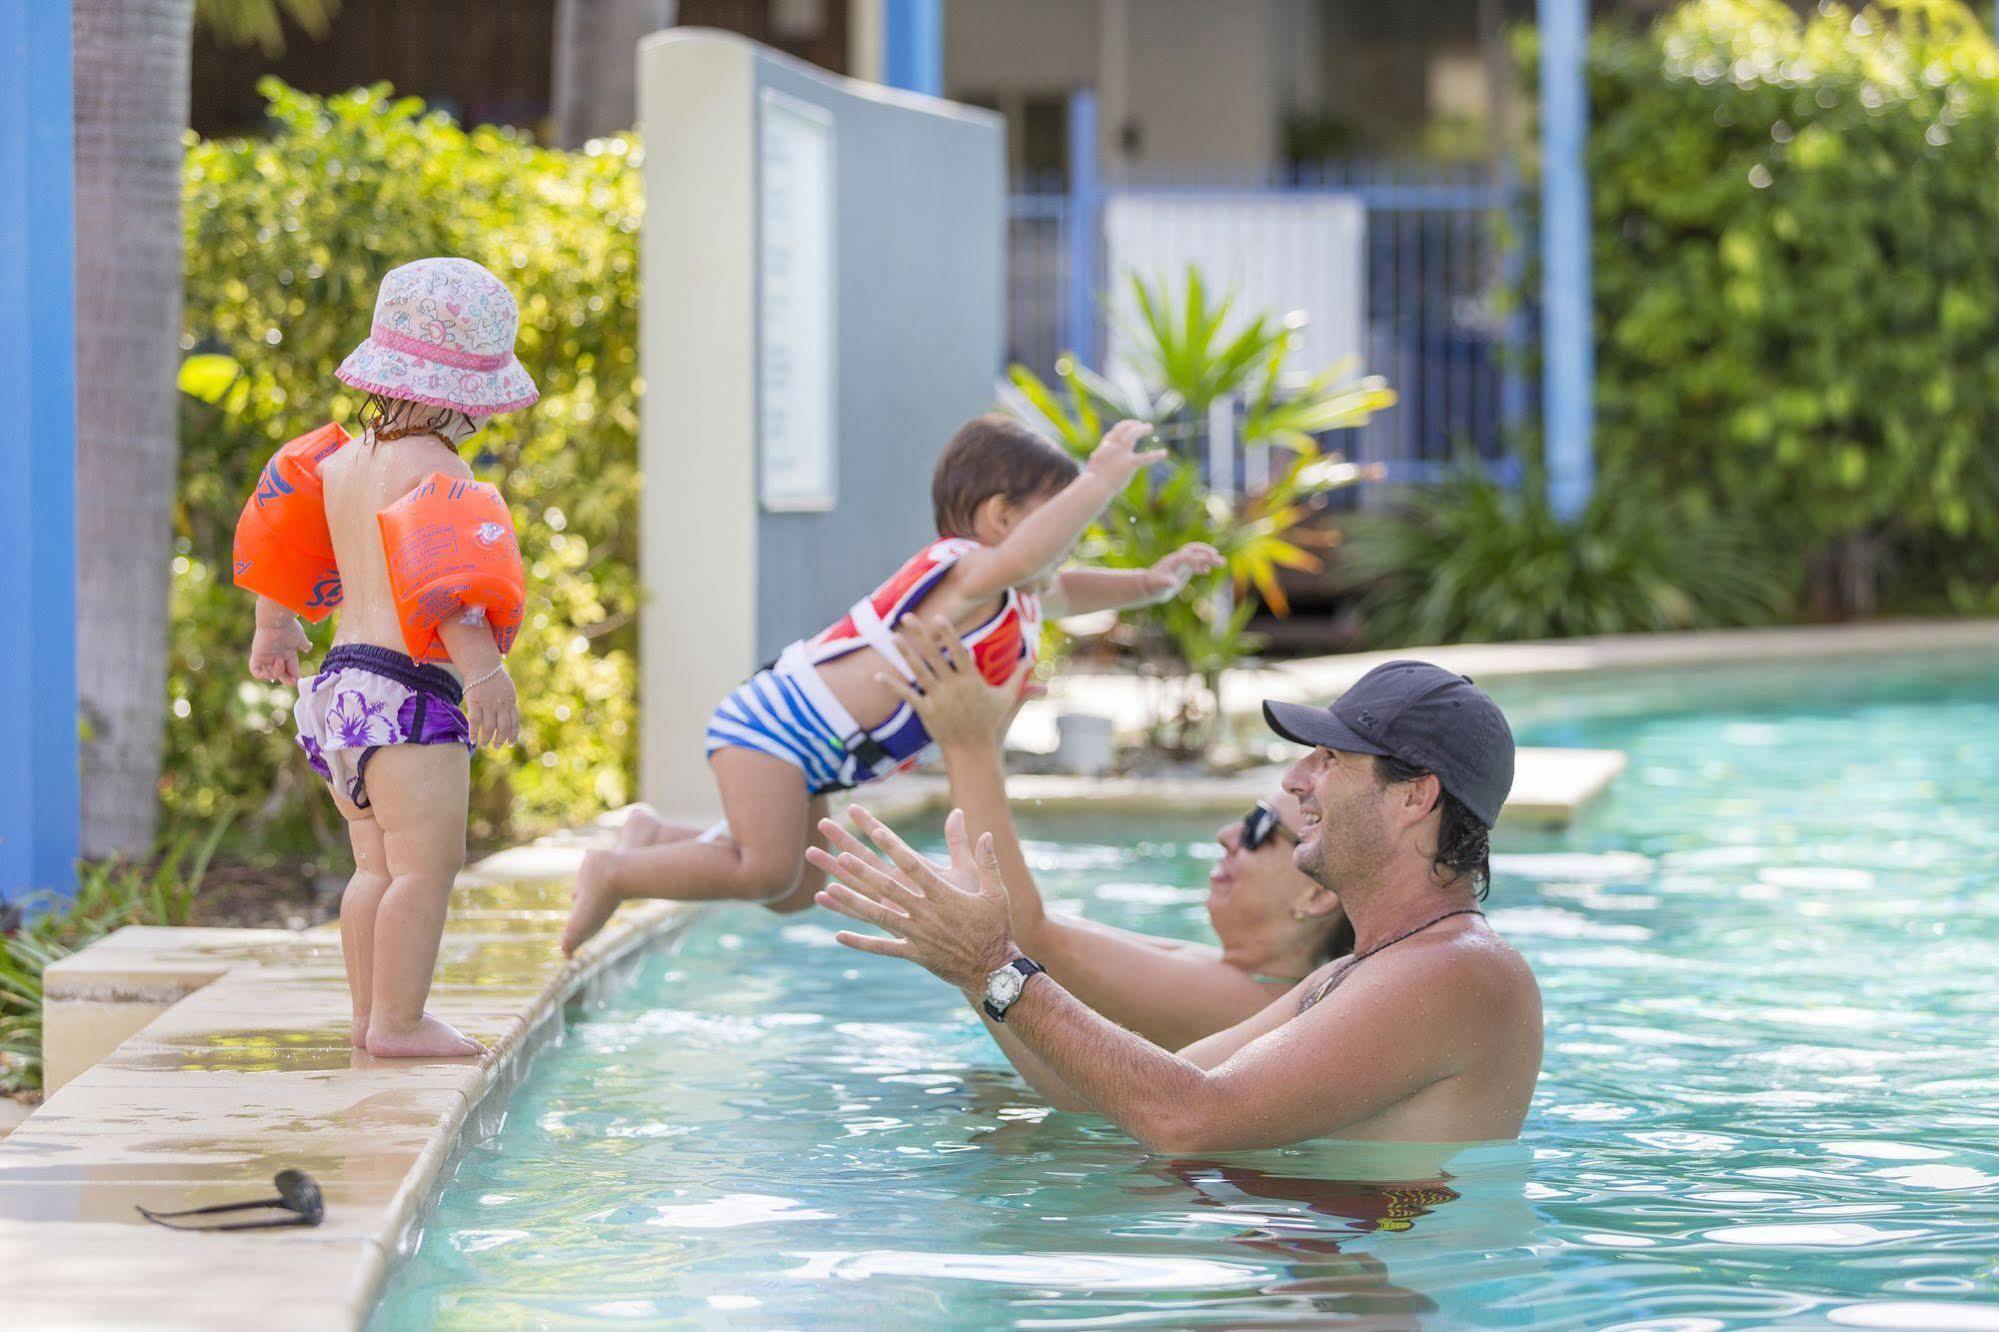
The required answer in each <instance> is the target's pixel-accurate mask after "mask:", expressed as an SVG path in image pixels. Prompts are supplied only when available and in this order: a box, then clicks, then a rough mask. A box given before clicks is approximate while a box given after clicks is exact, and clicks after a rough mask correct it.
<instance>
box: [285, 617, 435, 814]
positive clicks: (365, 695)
mask: <svg viewBox="0 0 1999 1332" xmlns="http://www.w3.org/2000/svg"><path fill="white" fill-rule="evenodd" d="M464 697H465V691H464V690H463V689H461V688H460V687H459V684H458V680H457V677H455V676H453V675H452V674H451V673H450V672H449V671H446V670H444V669H443V668H442V667H438V666H425V665H419V664H418V663H417V662H415V661H413V660H411V659H410V658H408V657H406V656H404V655H403V654H402V653H400V652H397V651H394V650H393V649H390V648H384V647H374V646H372V645H369V644H365V643H348V644H343V645H342V646H340V647H336V648H334V649H333V650H332V651H331V652H328V653H327V654H326V659H325V660H324V661H322V662H320V663H319V674H317V675H315V676H313V677H312V678H311V679H309V680H306V681H303V682H302V683H301V684H300V685H299V691H298V703H297V705H296V706H295V707H293V709H292V717H293V719H294V720H295V721H296V722H297V723H298V745H299V748H300V749H303V750H304V751H305V757H306V760H307V762H309V763H311V764H312V770H313V771H314V772H316V773H318V774H319V775H320V776H321V777H324V778H325V779H326V780H327V782H328V783H330V784H331V785H332V786H333V788H334V789H335V790H336V791H339V792H341V793H342V794H344V795H345V796H346V797H347V799H348V800H350V801H351V802H353V804H354V805H355V806H357V807H358V808H361V809H366V808H367V807H368V788H367V785H366V778H367V772H368V760H369V759H371V758H373V757H374V755H375V751H376V750H378V749H380V748H381V747H382V746H384V745H464V746H465V747H466V748H467V749H471V748H472V739H471V735H472V733H471V731H470V729H469V728H468V727H467V726H466V725H465V714H464V712H463V711H461V710H460V708H459V704H460V703H461V702H462V701H463V700H464Z"/></svg>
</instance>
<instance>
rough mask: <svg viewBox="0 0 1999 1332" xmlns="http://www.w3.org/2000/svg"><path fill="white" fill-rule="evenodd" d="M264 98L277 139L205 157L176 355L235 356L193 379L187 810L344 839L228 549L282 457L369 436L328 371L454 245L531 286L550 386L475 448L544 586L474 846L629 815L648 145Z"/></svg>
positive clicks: (178, 658)
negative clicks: (411, 273) (259, 669)
mask: <svg viewBox="0 0 1999 1332" xmlns="http://www.w3.org/2000/svg"><path fill="white" fill-rule="evenodd" d="M263 90H264V93H265V95H266V96H267V97H268V98H269V99H270V115H271V134H270V136H269V137H268V138H263V139H238V140H224V141H215V142H193V143H191V144H190V145H189V148H188V152H187V164H186V179H187V194H186V205H187V206H186V226H187V291H186V305H185V315H184V319H185V326H186V333H185V337H184V339H183V345H184V347H185V348H186V349H187V350H188V351H189V352H190V353H192V354H195V355H198V356H202V357H204V358H207V357H216V358H220V359H203V360H201V361H198V362H196V363H195V364H194V365H192V366H190V367H188V369H187V372H186V373H184V375H183V384H184V386H186V387H189V388H191V389H199V390H201V392H200V396H199V398H197V397H194V396H190V397H189V398H188V399H187V400H186V403H187V410H186V412H185V416H184V421H185V424H184V429H183V432H182V436H183V437H182V448H181V461H180V477H179V489H178V497H177V506H176V518H175V521H176V527H177V535H178V539H179V540H178V555H177V557H176V559H175V560H174V566H173V606H172V614H173V630H172V657H171V679H170V699H171V714H170V716H169V718H168V726H167V745H168V748H167V761H166V773H167V775H166V777H165V779H164V780H163V783H162V786H163V797H164V800H165V803H166V807H167V811H168V813H169V815H170V816H180V817H186V818H192V819H203V818H208V817H212V816H213V815H214V814H215V813H216V812H217V811H220V810H224V809H230V808H236V807H244V808H246V809H247V810H248V811H249V815H250V817H249V818H248V819H247V820H246V822H247V823H248V824H249V825H250V827H251V828H252V829H253V830H254V831H255V832H256V834H257V835H258V836H259V837H260V838H261V839H262V840H264V841H266V842H269V843H274V844H296V843H299V842H302V841H308V840H320V839H327V838H333V837H337V836H338V835H339V830H338V823H339V819H338V817H337V815H336V814H335V813H334V811H333V809H332V807H331V805H330V802H328V801H326V800H325V799H324V798H323V797H318V796H315V795H314V794H313V792H312V788H313V786H314V785H315V781H314V779H313V778H312V777H311V774H310V772H309V771H308V770H307V768H306V767H305V764H304V763H303V761H302V760H301V759H300V758H299V756H298V753H297V751H296V749H295V748H294V746H293V742H292V738H291V734H292V733H291V729H290V705H291V701H292V691H291V690H289V689H286V688H272V687H269V686H266V685H264V684H261V683H259V682H257V681H254V680H252V679H250V677H249V675H248V674H247V673H246V671H245V670H244V660H245V653H246V652H247V649H248V646H249V641H250V630H251V604H252V603H251V598H250V597H249V596H248V594H246V593H243V592H241V591H239V590H237V589H236V588H234V587H233V586H231V585H230V582H229V567H230V565H229V548H230V538H231V534H232V532H233V529H234V525H235V520H236V515H237V513H238V511H239V510H240V508H241V506H242V503H243V500H244V498H245V497H246V496H247V495H248V494H249V491H250V487H251V484H252V482H253V481H254V479H255V477H256V475H257V472H258V469H259V468H260V467H261V466H262V465H263V463H264V461H265V459H266V458H267V457H268V456H269V454H270V452H271V451H272V450H273V449H274V448H276V447H277V446H278V445H279V444H282V443H283V442H284V441H285V440H288V439H290V438H292V437H293V436H295V435H298V434H300V433H301V432H303V431H305V430H308V429H310V428H312V427H314V426H317V425H319V424H321V423H323V422H325V421H328V420H338V421H342V422H345V423H347V424H348V425H349V426H350V427H351V426H352V425H353V422H354V420H355V416H356V414H357V412H358V410H359V408H360V406H361V400H360V395H358V394H356V393H354V392H353V391H351V390H348V389H346V388H345V387H344V386H342V385H341V384H339V383H338V382H337V381H336V380H335V379H334V378H333V371H334V368H335V367H336V366H338V365H339V363H340V361H341V359H342V358H343V357H344V356H345V355H346V354H347V352H348V351H349V350H351V349H352V348H353V346H354V344H355V343H356V342H358V341H359V340H360V339H361V338H362V337H363V336H364V335H365V334H366V333H367V330H368V324H369V318H370V315H371V312H372V310H373V304H374V297H375V288H376V285H377V283H378V282H379V281H380V279H381V277H382V275H383V274H384V273H386V272H387V271H388V270H389V269H390V268H393V267H395V266H397V265H398V264H401V263H404V262H407V261H408V260H411V259H417V258H422V257H424V256H427V255H437V254H456V255H464V256H466V257H468V258H471V259H475V260H477V261H478V262H480V263H482V264H485V265H486V266H487V267H488V268H491V269H492V270H493V271H494V272H496V273H498V274H499V275H500V276H501V277H502V278H503V279H504V280H505V281H506V282H507V283H508V285H509V286H510V287H511V288H512V289H513V292H514V295H515V297H516V298H517V299H518V301H519V303H520V311H521V335H520V345H519V351H520V357H521V360H522V361H523V363H525V365H526V366H527V368H528V371H529V373H531V374H532V375H533V376H534V378H535V381H536V383H537V384H539V385H540V387H541V393H542V397H541V401H540V402H539V403H538V404H537V405H536V406H534V407H533V408H531V409H529V410H527V411H525V412H519V413H515V414H513V415H510V416H505V417H501V418H499V419H497V420H495V421H494V422H493V423H492V424H491V425H490V426H488V427H487V428H486V430H485V431H484V432H483V433H482V434H481V435H479V436H478V437H477V438H476V440H475V442H474V445H473V447H474V448H476V449H478V450H479V452H478V454H477V456H475V457H473V459H472V461H473V465H474V467H475V468H476V469H477V470H478V471H479V472H480V473H481V475H482V477H484V478H485V479H488V480H492V481H495V482H497V483H498V484H499V485H500V488H501V490H502V491H503V493H505V494H506V496H507V498H508V501H509V503H510V504H511V505H512V506H513V510H514V520H515V524H516V526H517V527H518V528H519V531H520V538H521V554H522V557H523V559H524V560H525V562H526V564H527V566H528V571H529V594H530V600H529V606H528V610H527V616H526V622H525V624H524V625H523V627H522V631H521V635H520V638H519V640H518V641H517V643H516V644H515V647H514V650H513V653H512V655H511V657H510V658H509V660H508V667H509V669H510V670H511V671H512V673H513V675H514V678H515V680H516V681H517V683H518V685H519V689H520V698H521V711H522V730H521V743H520V745H519V747H518V748H517V749H516V750H514V751H512V752H511V753H506V754H496V753H494V752H493V751H486V752H485V753H483V754H481V755H480V756H479V757H478V758H476V759H475V760H474V763H473V769H472V771H473V782H474V791H473V811H474V816H473V823H474V827H473V832H474V835H475V837H487V838H490V837H494V836H498V835H502V834H507V833H515V834H518V833H521V832H526V831H531V830H534V829H536V828H539V827H543V826H546V825H549V824H553V823H557V822H562V821H567V820H573V819H576V818H578V817H580V816H582V815H585V814H588V813H590V812H593V811H595V810H598V809H601V808H603V807H605V806H609V805H616V804H620V803H623V802H624V801H626V800H628V799H629V798H630V792H631V789H632V786H633V772H634V767H635V760H636V741H637V729H636V728H637V722H636V716H635V712H634V706H633V698H634V670H633V652H634V636H633V633H632V631H631V627H630V624H631V620H632V617H633V614H634V612H635V610H636V607H637V602H638V586H637V578H636V573H635V566H636V554H637V539H638V538H637V531H636V526H637V525H636V521H635V512H636V498H637V490H638V472H637V427H638V415H637V412H638V404H637V393H638V386H637V382H636V376H637V361H636V348H637V332H638V256H637V246H636V240H637V230H638V224H639V207H640V187H639V180H638V172H637V170H636V158H637V156H638V149H637V147H636V145H634V144H633V143H631V142H630V141H628V140H626V139H622V138H621V139H612V140H608V141H604V142H602V143H598V144H594V145H592V146H591V148H590V149H588V150H587V151H585V152H581V153H566V152H559V151H553V150H549V149H543V148H539V147H536V146H535V145H534V143H532V142H531V141H530V140H529V139H527V138H525V137H523V136H521V135H519V134H517V133H515V132H513V131H509V130H502V129H493V128H480V129H474V130H469V131H468V130H464V129H461V128H459V127H458V126H457V125H455V124H453V123H452V122H451V121H450V120H449V119H448V118H447V117H445V116H444V115H442V114H441V113H439V114H431V113H426V111H425V110H424V107H423V106H422V104H421V103H420V102H418V101H416V100H414V99H401V100H397V99H394V98H392V97H391V96H390V93H389V90H388V89H387V88H386V87H376V88H372V89H364V90H357V91H355V92H351V93H346V94H342V95H340V96H336V97H328V98H319V97H313V96H308V95H306V94H304V93H299V92H295V91H293V90H291V89H289V88H286V87H284V86H283V85H282V84H280V83H278V82H277V81H275V80H266V81H265V83H264V85H263ZM203 399H205V400H203ZM328 632H329V625H321V626H319V629H318V632H317V633H315V635H314V637H315V639H316V641H317V642H318V643H319V644H320V645H321V646H324V644H325V642H326V641H327V637H328Z"/></svg>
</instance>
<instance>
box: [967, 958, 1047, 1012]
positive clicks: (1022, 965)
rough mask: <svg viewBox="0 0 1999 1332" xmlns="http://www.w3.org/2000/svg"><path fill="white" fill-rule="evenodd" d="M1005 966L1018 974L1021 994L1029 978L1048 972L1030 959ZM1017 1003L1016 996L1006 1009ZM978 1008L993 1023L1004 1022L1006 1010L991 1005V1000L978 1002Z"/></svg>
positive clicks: (1016, 960) (1019, 960)
mask: <svg viewBox="0 0 1999 1332" xmlns="http://www.w3.org/2000/svg"><path fill="white" fill-rule="evenodd" d="M1006 965H1007V966H1008V967H1011V968H1013V969H1014V970H1015V971H1017V972H1019V973H1020V993H1021V994H1026V993H1027V982H1028V981H1029V980H1030V979H1031V978H1033V977H1035V976H1039V975H1041V974H1042V973H1043V972H1045V971H1047V970H1048V968H1047V967H1044V966H1042V965H1041V964H1040V963H1039V962H1036V961H1035V960H1034V959H1033V958H1031V957H1016V958H1015V959H1014V960H1013V961H1011V962H1009V963H1007V964H1006ZM1001 970H1005V968H1004V967H1003V968H1001ZM1019 1002H1020V1000H1019V997H1018V996H1016V997H1015V998H1014V1000H1013V1001H1012V1003H1009V1004H1008V1005H1007V1007H1008V1008H1011V1007H1012V1006H1013V1004H1015V1003H1019ZM979 1007H981V1008H983V1009H985V1010H986V1016H987V1017H989V1018H991V1019H992V1020H993V1021H995V1022H1004V1021H1006V1009H1005V1008H1000V1007H998V1006H997V1005H996V1004H994V1003H993V1001H992V1000H990V999H981V1000H979Z"/></svg>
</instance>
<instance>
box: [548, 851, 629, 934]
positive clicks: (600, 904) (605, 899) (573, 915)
mask: <svg viewBox="0 0 1999 1332" xmlns="http://www.w3.org/2000/svg"><path fill="white" fill-rule="evenodd" d="M616 854H617V853H616V852H607V851H589V852H586V853H585V854H584V856H583V867H582V868H581V869H579V870H577V871H576V888H575V891H574V893H573V894H572V899H571V906H570V908H569V924H567V925H566V926H564V927H563V930H562V951H563V954H564V955H565V956H574V955H575V953H576V950H577V949H579V948H581V947H582V946H583V945H584V943H585V942H587V941H588V940H589V939H590V937H591V936H592V935H594V934H596V933H597V931H598V930H601V929H603V928H604V922H605V921H607V920H609V919H610V918H611V913H612V912H613V911H616V910H617V909H618V893H617V889H616V887H615V886H614V885H613V884H612V882H611V865H612V857H613V856H615V855H616Z"/></svg>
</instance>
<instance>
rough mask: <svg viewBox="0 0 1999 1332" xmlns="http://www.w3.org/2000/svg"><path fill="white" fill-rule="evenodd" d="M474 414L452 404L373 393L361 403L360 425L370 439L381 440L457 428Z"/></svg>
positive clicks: (465, 424) (447, 434) (463, 424)
mask: <svg viewBox="0 0 1999 1332" xmlns="http://www.w3.org/2000/svg"><path fill="white" fill-rule="evenodd" d="M472 424H473V420H472V418H471V416H469V415H468V414H466V413H465V412H461V411H458V410H456V409H455V408H451V407H433V406H431V405H430V404H429V403H425V402H412V401H410V400H409V399H408V398H391V397H387V396H385V395H383V394H380V393H370V394H369V395H368V401H367V402H365V403H363V404H362V406H361V426H362V428H363V429H365V430H366V431H368V438H369V439H371V440H375V441H378V442H382V441H387V440H391V439H402V438H404V437H406V436H409V435H428V434H432V433H436V432H447V433H445V438H446V439H449V438H450V437H451V436H450V434H449V433H448V432H449V431H451V430H452V429H453V428H454V427H469V426H471V425H472Z"/></svg>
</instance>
